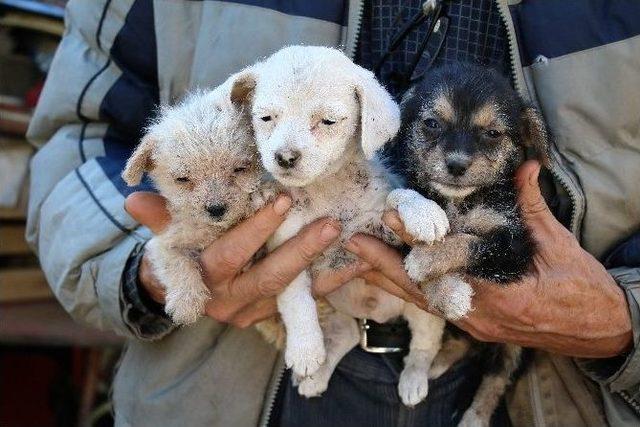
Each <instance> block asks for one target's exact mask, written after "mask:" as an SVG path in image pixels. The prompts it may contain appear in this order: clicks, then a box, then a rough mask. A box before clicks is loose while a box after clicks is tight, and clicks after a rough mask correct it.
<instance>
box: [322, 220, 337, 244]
mask: <svg viewBox="0 0 640 427" xmlns="http://www.w3.org/2000/svg"><path fill="white" fill-rule="evenodd" d="M339 234H340V227H338V225H337V224H335V223H334V222H327V223H326V224H325V225H323V226H322V230H320V238H321V239H322V241H324V242H332V241H334V240H335V239H336V237H338V235H339Z"/></svg>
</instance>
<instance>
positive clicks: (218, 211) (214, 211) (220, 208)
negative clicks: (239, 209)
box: [206, 205, 227, 219]
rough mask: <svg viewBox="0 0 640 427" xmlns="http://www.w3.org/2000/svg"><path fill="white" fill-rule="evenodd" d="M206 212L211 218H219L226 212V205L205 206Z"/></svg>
mask: <svg viewBox="0 0 640 427" xmlns="http://www.w3.org/2000/svg"><path fill="white" fill-rule="evenodd" d="M206 209H207V212H209V215H210V216H211V218H213V219H221V218H222V217H223V216H224V214H225V213H227V206H226V205H209V206H207V208H206Z"/></svg>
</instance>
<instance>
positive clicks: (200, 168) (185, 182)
mask: <svg viewBox="0 0 640 427" xmlns="http://www.w3.org/2000/svg"><path fill="white" fill-rule="evenodd" d="M229 89H230V88H229V86H224V85H223V86H221V87H218V88H217V89H215V90H213V91H208V92H198V93H195V94H192V95H190V96H189V97H187V98H186V100H185V101H183V102H182V103H180V104H179V105H177V106H173V107H164V108H162V110H161V112H160V115H159V117H158V118H157V119H156V120H155V121H154V122H153V123H152V124H151V125H150V126H149V127H148V129H147V133H146V135H145V136H144V137H143V139H142V142H141V143H140V145H139V146H138V147H137V148H136V150H135V152H134V153H133V155H132V156H131V158H130V159H129V161H128V162H127V165H126V168H125V170H124V172H123V174H122V177H123V178H124V180H125V181H126V182H127V184H129V185H136V184H139V183H140V180H141V179H142V175H143V173H144V172H147V173H148V174H149V175H150V177H151V178H152V179H153V182H154V183H155V185H156V188H157V189H158V190H159V191H160V194H162V195H163V196H164V197H165V198H166V199H167V202H168V204H167V208H168V210H169V212H170V213H171V223H170V224H169V226H168V227H167V228H166V229H165V230H164V231H163V232H162V233H160V234H158V235H157V236H155V237H153V238H152V239H151V240H150V241H149V242H148V243H147V245H146V248H145V250H146V252H147V255H148V256H149V260H150V261H151V265H152V268H153V270H154V273H155V276H156V277H157V278H158V280H159V281H160V282H161V283H162V284H163V285H164V287H165V288H166V305H165V310H166V311H167V313H168V314H170V315H171V317H172V318H173V320H174V322H176V323H178V324H187V323H192V322H195V321H196V320H197V319H198V318H199V317H200V316H201V315H202V314H203V312H204V306H205V303H206V302H207V300H208V299H209V290H208V289H207V287H206V286H205V284H204V282H203V281H202V277H201V270H200V266H199V264H198V257H199V255H200V253H201V252H202V250H203V249H205V248H206V247H207V246H209V245H210V244H211V243H212V242H213V241H214V240H215V239H216V238H218V237H219V235H220V234H221V233H222V232H224V231H226V230H227V229H229V228H230V227H231V226H233V225H234V224H236V223H237V222H239V221H240V220H241V219H243V218H245V217H247V216H249V215H250V214H252V213H253V212H254V211H255V209H254V208H257V207H258V206H256V205H255V204H253V203H252V195H253V194H259V193H258V191H257V190H259V188H260V183H261V178H262V175H263V169H262V167H261V165H260V162H259V160H258V156H257V153H256V151H255V144H254V138H253V135H252V132H251V124H250V122H249V121H248V117H247V114H244V113H243V111H242V108H243V107H242V106H240V105H237V104H234V103H233V102H232V101H231V97H230V90H229ZM255 200H260V199H259V198H257V199H254V200H253V201H254V202H255Z"/></svg>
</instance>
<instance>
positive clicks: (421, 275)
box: [404, 246, 431, 283]
mask: <svg viewBox="0 0 640 427" xmlns="http://www.w3.org/2000/svg"><path fill="white" fill-rule="evenodd" d="M430 264H431V257H430V256H429V255H428V254H426V253H425V251H422V250H421V249H420V246H414V247H413V249H411V251H410V252H409V253H408V254H407V256H406V257H405V258H404V269H405V270H406V271H407V275H408V276H409V278H410V279H411V280H413V281H414V282H415V283H421V282H422V281H424V280H425V279H426V278H427V277H428V276H429V273H430V272H431V265H430Z"/></svg>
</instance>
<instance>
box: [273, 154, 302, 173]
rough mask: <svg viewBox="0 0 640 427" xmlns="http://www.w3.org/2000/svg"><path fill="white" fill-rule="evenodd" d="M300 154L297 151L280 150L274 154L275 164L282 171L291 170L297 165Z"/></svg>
mask: <svg viewBox="0 0 640 427" xmlns="http://www.w3.org/2000/svg"><path fill="white" fill-rule="evenodd" d="M299 158H300V152H299V151H298V150H280V151H277V152H276V162H278V165H280V167H281V168H283V169H291V168H292V167H294V166H295V165H296V163H298V159H299Z"/></svg>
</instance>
